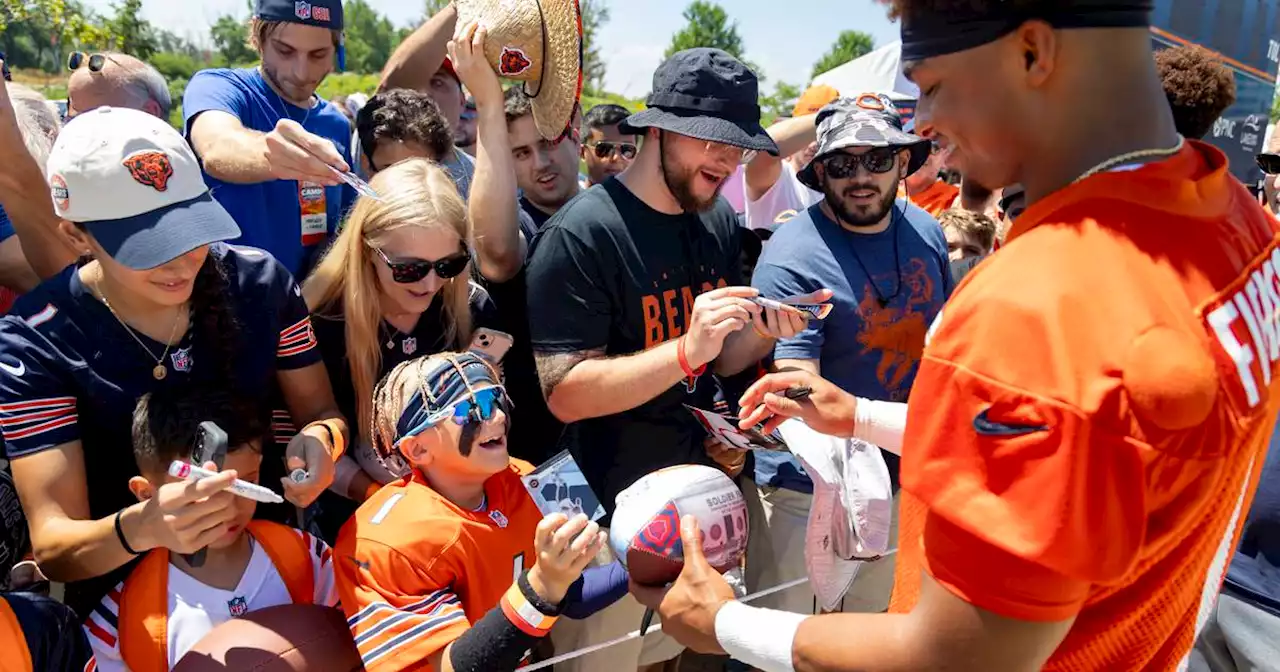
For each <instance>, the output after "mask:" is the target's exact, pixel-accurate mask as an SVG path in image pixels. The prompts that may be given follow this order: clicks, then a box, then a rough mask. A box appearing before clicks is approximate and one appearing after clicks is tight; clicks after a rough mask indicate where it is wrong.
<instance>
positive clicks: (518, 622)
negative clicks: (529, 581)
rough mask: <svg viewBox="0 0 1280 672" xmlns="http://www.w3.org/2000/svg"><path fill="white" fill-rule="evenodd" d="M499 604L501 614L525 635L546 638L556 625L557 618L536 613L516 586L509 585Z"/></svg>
mask: <svg viewBox="0 0 1280 672" xmlns="http://www.w3.org/2000/svg"><path fill="white" fill-rule="evenodd" d="M501 604H502V613H503V614H505V615H506V617H507V620H508V621H511V624H512V625H514V626H516V627H517V628H519V629H520V631H521V632H523V633H525V634H526V635H530V636H533V637H546V636H547V633H549V632H551V626H553V625H555V624H556V618H557V617H556V616H548V615H546V614H544V613H542V612H541V611H538V608H537V607H535V606H533V604H531V603H530V602H529V600H528V599H526V598H525V596H524V593H522V592H520V586H519V585H518V584H515V583H513V584H511V587H510V588H508V589H507V592H506V594H504V595H503V596H502V600H501Z"/></svg>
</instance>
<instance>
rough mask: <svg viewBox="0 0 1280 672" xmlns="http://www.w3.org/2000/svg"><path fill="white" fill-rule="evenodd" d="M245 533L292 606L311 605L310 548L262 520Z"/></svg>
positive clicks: (294, 533) (291, 531)
mask: <svg viewBox="0 0 1280 672" xmlns="http://www.w3.org/2000/svg"><path fill="white" fill-rule="evenodd" d="M249 534H252V535H253V538H254V539H255V540H256V541H257V542H258V543H259V544H261V545H262V550H264V551H266V552H267V557H269V558H271V564H273V565H275V567H276V571H277V572H279V573H280V578H281V579H283V580H284V585H285V587H286V588H288V589H289V597H290V598H291V599H292V600H293V603H294V604H311V603H313V602H315V595H316V589H315V566H314V565H313V564H312V563H311V549H309V548H307V542H306V541H305V540H304V537H303V536H302V534H300V533H299V532H298V531H297V530H295V529H293V528H291V527H286V526H284V525H281V524H279V523H272V522H269V521H265V520H255V521H253V522H250V523H249ZM134 672H137V671H136V670H135V671H134Z"/></svg>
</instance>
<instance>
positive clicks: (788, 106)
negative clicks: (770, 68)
mask: <svg viewBox="0 0 1280 672" xmlns="http://www.w3.org/2000/svg"><path fill="white" fill-rule="evenodd" d="M799 98H800V87H798V86H796V85H795V84H788V83H787V82H778V83H777V84H776V85H774V87H773V93H772V94H770V95H767V96H761V97H760V110H761V112H762V115H761V116H763V117H765V118H766V119H769V118H772V119H776V118H778V117H786V116H790V114H791V111H792V110H793V109H794V108H795V106H796V100H797V99H799Z"/></svg>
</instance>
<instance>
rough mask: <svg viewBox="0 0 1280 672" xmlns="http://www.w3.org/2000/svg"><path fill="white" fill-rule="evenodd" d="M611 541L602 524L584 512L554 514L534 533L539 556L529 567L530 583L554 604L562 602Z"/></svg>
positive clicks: (545, 519) (544, 519)
mask: <svg viewBox="0 0 1280 672" xmlns="http://www.w3.org/2000/svg"><path fill="white" fill-rule="evenodd" d="M608 540H609V537H608V536H607V535H606V534H605V533H604V532H602V531H601V530H600V525H599V524H597V523H594V522H592V521H591V520H590V519H588V518H587V517H586V515H584V514H578V515H576V516H574V517H573V518H569V517H568V516H565V515H564V514H563V513H553V514H551V515H549V516H547V517H546V518H543V519H542V521H541V522H539V523H538V529H537V530H535V531H534V534H533V547H534V549H535V550H536V551H537V553H538V559H537V562H535V563H534V565H533V569H531V570H529V584H530V585H532V586H533V590H534V592H536V593H538V595H539V596H540V597H541V598H542V599H544V600H546V601H548V602H550V603H552V604H559V603H560V602H561V601H563V600H564V596H565V593H567V592H568V591H569V586H572V585H573V582H574V581H577V580H578V577H579V576H582V570H584V569H586V568H587V565H588V564H590V562H591V559H592V558H594V557H596V554H597V553H599V552H600V549H601V548H603V547H604V545H605V543H607V542H608Z"/></svg>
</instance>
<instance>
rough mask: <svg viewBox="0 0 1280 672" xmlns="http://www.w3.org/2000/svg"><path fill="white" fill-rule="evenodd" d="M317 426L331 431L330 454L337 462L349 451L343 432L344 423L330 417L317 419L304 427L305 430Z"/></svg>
mask: <svg viewBox="0 0 1280 672" xmlns="http://www.w3.org/2000/svg"><path fill="white" fill-rule="evenodd" d="M317 426H319V427H324V428H325V429H327V430H328V431H329V456H330V457H331V458H332V459H333V461H334V462H337V461H338V460H339V459H341V458H342V456H343V455H345V454H346V452H347V438H346V437H345V436H343V434H342V425H340V424H338V421H337V420H334V419H333V418H329V419H326V420H316V421H315V422H313V423H310V424H308V425H307V426H306V427H303V429H304V430H305V429H309V428H311V427H317Z"/></svg>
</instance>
